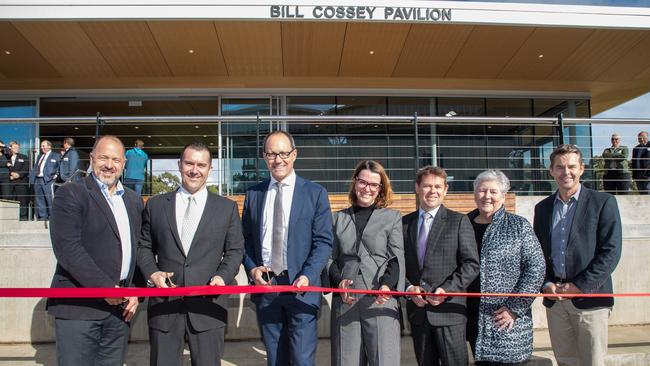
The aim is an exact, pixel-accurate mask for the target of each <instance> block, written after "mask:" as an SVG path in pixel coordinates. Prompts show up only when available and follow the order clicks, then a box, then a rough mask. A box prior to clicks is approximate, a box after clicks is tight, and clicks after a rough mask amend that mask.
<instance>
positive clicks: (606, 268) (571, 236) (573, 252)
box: [533, 145, 622, 366]
mask: <svg viewBox="0 0 650 366" xmlns="http://www.w3.org/2000/svg"><path fill="white" fill-rule="evenodd" d="M583 172H584V164H583V161H582V153H581V152H580V149H578V147H576V146H575V145H560V146H558V147H557V148H555V150H554V151H553V153H551V167H550V173H551V175H552V176H553V178H554V179H555V182H556V183H557V185H558V190H557V192H556V193H553V194H552V195H550V196H549V197H547V198H545V199H544V200H542V201H541V202H540V203H538V204H537V205H536V206H535V219H534V222H533V227H534V229H535V234H536V235H537V237H538V238H539V242H540V244H541V245H542V250H543V251H544V257H545V258H546V276H545V279H544V286H543V287H542V292H544V293H547V294H557V297H551V298H545V299H544V305H545V306H546V308H547V309H546V315H547V318H548V328H549V333H550V335H551V345H552V346H553V353H554V354H555V358H556V359H557V362H558V365H561V366H562V365H604V364H605V363H604V362H605V361H604V359H605V355H606V353H607V320H608V318H609V314H610V312H611V307H612V306H613V305H614V299H613V298H575V299H566V298H562V295H563V294H580V293H612V277H611V275H612V272H613V271H614V268H616V265H617V263H618V261H619V259H620V257H621V247H622V229H621V217H620V214H619V211H618V206H617V204H616V199H615V198H614V196H612V195H611V194H609V193H602V192H597V191H594V190H591V189H589V188H587V187H584V186H582V185H581V184H580V176H581V175H582V173H583Z"/></svg>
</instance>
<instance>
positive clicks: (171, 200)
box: [165, 191, 185, 255]
mask: <svg viewBox="0 0 650 366" xmlns="http://www.w3.org/2000/svg"><path fill="white" fill-rule="evenodd" d="M176 192H177V191H174V192H172V193H170V194H169V196H168V197H167V204H168V205H169V208H168V209H167V210H165V211H167V221H168V224H169V228H170V229H171V232H172V237H173V238H174V241H175V242H176V246H177V247H178V249H179V250H180V251H181V253H182V254H183V255H185V250H183V243H182V242H181V236H180V235H179V234H178V225H176Z"/></svg>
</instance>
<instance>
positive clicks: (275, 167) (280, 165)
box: [264, 133, 298, 182]
mask: <svg viewBox="0 0 650 366" xmlns="http://www.w3.org/2000/svg"><path fill="white" fill-rule="evenodd" d="M271 154H272V155H271ZM279 154H288V157H287V158H286V159H283V158H282V157H281V156H280V155H279ZM297 156H298V151H297V150H296V149H294V148H292V147H291V141H289V138H288V137H287V136H285V135H283V134H281V133H276V134H273V135H271V136H269V138H268V139H267V140H266V145H265V146H264V161H266V166H267V167H268V168H269V172H270V173H271V175H272V176H273V178H274V179H275V180H277V181H278V182H281V181H282V180H283V179H284V178H286V177H287V176H289V175H290V174H291V172H293V163H294V162H295V161H296V157H297Z"/></svg>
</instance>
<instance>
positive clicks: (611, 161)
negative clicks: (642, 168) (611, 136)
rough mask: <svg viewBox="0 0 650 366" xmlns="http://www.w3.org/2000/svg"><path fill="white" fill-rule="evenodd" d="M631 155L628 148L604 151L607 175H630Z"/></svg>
mask: <svg viewBox="0 0 650 366" xmlns="http://www.w3.org/2000/svg"><path fill="white" fill-rule="evenodd" d="M628 155H629V152H628V149H627V146H619V147H608V148H606V149H605V150H603V159H605V174H606V175H629V174H630V163H629V161H627V157H628Z"/></svg>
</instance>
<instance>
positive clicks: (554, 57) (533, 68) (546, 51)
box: [499, 28, 593, 80]
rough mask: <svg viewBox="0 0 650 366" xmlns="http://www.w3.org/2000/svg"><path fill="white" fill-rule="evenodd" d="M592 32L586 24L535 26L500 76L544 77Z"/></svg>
mask: <svg viewBox="0 0 650 366" xmlns="http://www.w3.org/2000/svg"><path fill="white" fill-rule="evenodd" d="M592 33H593V30H592V29H584V28H575V29H567V28H536V29H535V31H534V32H533V34H532V35H531V36H530V38H528V40H526V42H525V43H524V45H523V46H522V47H521V48H520V49H519V51H517V53H516V54H515V55H514V57H513V58H512V59H511V60H510V62H508V65H507V66H506V67H505V68H504V69H503V71H502V72H501V74H499V78H501V79H531V80H544V79H546V78H547V77H548V75H549V74H550V73H551V72H553V70H555V69H556V68H557V67H558V65H560V64H561V63H562V62H563V61H564V60H565V59H566V58H567V57H568V56H569V55H570V54H571V53H573V52H574V51H575V50H576V49H577V48H578V47H579V46H580V45H581V44H582V42H584V41H585V40H586V39H587V38H588V37H589V36H590V35H591V34H592ZM539 55H544V57H543V58H540V57H539Z"/></svg>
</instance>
